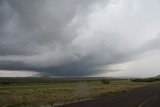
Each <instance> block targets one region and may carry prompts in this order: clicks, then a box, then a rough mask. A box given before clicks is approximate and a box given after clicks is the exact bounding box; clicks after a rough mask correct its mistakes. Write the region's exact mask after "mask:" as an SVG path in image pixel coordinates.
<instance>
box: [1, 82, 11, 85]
mask: <svg viewBox="0 0 160 107" xmlns="http://www.w3.org/2000/svg"><path fill="white" fill-rule="evenodd" d="M0 84H6V85H8V84H11V82H9V81H2V82H1V83H0Z"/></svg>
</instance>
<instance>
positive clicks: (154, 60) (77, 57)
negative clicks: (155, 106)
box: [0, 0, 160, 77]
mask: <svg viewBox="0 0 160 107" xmlns="http://www.w3.org/2000/svg"><path fill="white" fill-rule="evenodd" d="M159 64H160V0H0V76H32V75H33V76H37V75H53V76H113V77H114V76H116V77H119V76H120V77H149V76H156V75H158V74H160V66H159Z"/></svg>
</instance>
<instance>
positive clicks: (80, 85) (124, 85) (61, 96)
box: [0, 80, 155, 107]
mask: <svg viewBox="0 0 160 107" xmlns="http://www.w3.org/2000/svg"><path fill="white" fill-rule="evenodd" d="M2 81H6V80H1V82H2ZM9 81H10V82H9V83H10V84H1V85H0V105H1V106H2V107H3V106H4V107H20V106H23V107H28V106H29V107H36V106H37V107H39V106H40V105H45V106H46V105H52V106H53V105H61V104H64V103H70V102H76V101H81V100H87V99H92V98H96V97H101V96H106V95H112V94H115V93H119V92H124V91H128V90H131V89H133V88H137V87H142V86H146V85H149V84H154V83H155V82H152V83H147V82H131V81H129V80H112V81H110V83H109V84H108V85H105V84H103V83H102V82H101V81H100V80H63V81H62V80H49V81H47V80H45V81H46V82H44V81H43V82H40V81H39V80H38V81H39V82H35V80H34V81H32V82H31V80H29V82H27V80H25V82H24V81H23V82H22V81H21V80H19V84H17V83H16V82H14V80H9ZM16 81H18V80H16ZM20 81H21V82H20Z"/></svg>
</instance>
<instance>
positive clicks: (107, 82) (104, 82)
mask: <svg viewBox="0 0 160 107" xmlns="http://www.w3.org/2000/svg"><path fill="white" fill-rule="evenodd" d="M100 81H101V83H102V84H105V85H108V84H110V81H108V80H106V79H102V80H100Z"/></svg>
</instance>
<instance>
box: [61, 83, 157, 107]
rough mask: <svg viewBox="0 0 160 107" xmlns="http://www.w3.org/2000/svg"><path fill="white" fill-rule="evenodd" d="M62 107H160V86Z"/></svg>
mask: <svg viewBox="0 0 160 107" xmlns="http://www.w3.org/2000/svg"><path fill="white" fill-rule="evenodd" d="M61 107H160V84H157V85H152V86H146V87H142V88H138V89H134V90H133V91H129V92H126V93H120V94H117V95H113V96H106V97H103V98H98V99H93V100H89V101H83V102H78V103H72V104H68V105H63V106H61Z"/></svg>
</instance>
